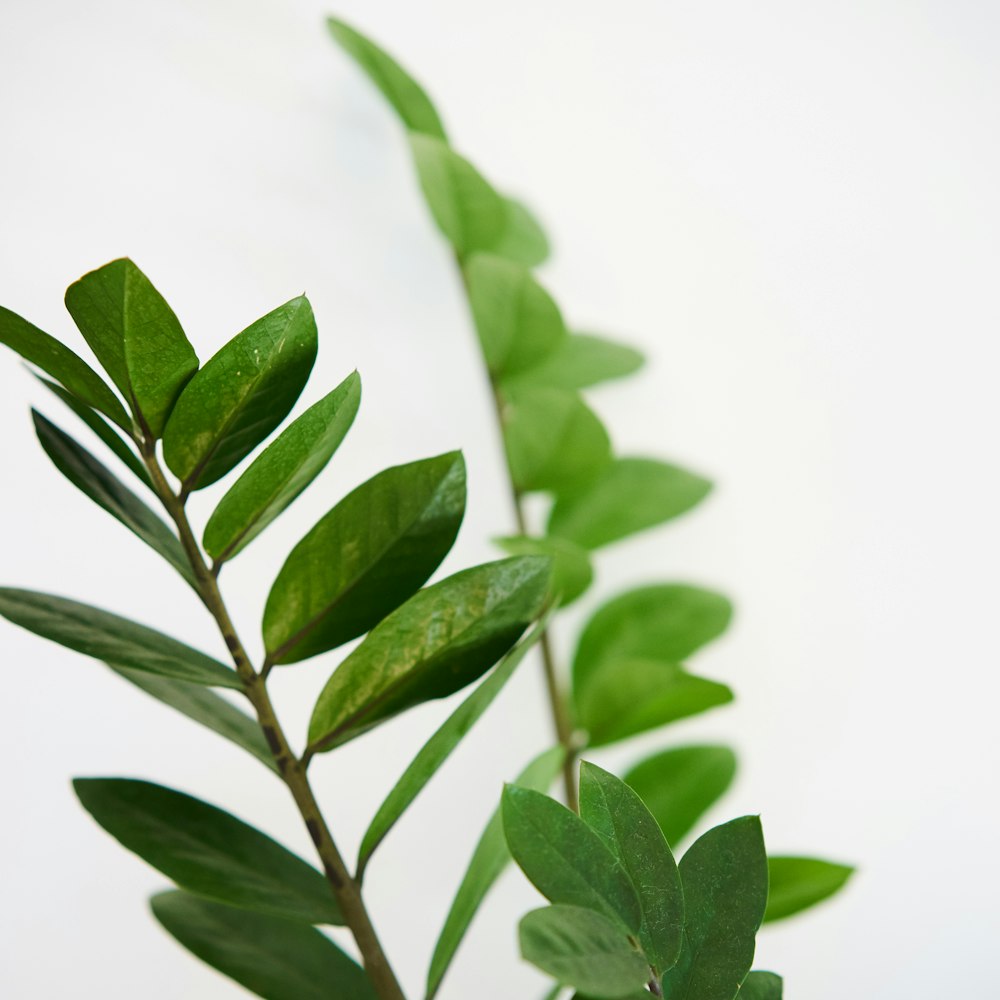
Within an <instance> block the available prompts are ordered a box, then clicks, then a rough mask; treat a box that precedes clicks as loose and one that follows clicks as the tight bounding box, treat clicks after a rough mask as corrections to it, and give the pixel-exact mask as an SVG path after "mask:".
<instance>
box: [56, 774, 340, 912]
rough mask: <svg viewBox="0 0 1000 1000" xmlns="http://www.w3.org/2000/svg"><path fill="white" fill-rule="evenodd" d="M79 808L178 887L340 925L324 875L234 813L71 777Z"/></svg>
mask: <svg viewBox="0 0 1000 1000" xmlns="http://www.w3.org/2000/svg"><path fill="white" fill-rule="evenodd" d="M73 788H74V790H75V791H76V794H77V797H78V798H79V799H80V802H82V803H83V807H84V809H86V810H87V812H89V813H90V815H91V816H93V817H94V819H95V820H97V822H98V823H99V824H100V825H101V826H102V827H104V829H105V830H107V832H108V833H110V834H111V836H112V837H114V838H115V839H116V840H117V841H119V842H120V843H121V844H122V846H123V847H125V848H126V849H127V850H129V851H132V852H133V853H134V854H138V855H139V857H140V858H142V859H143V861H146V862H147V863H148V864H151V865H152V866H153V867H154V868H156V869H157V870H158V871H160V872H162V873H163V874H164V875H166V876H167V878H169V879H172V880H173V881H174V882H176V883H177V884H178V885H179V886H180V887H181V888H182V889H186V890H188V892H193V893H195V894H196V895H198V896H203V897H205V898H206V899H213V900H215V901H216V902H219V903H228V904H229V905H231V906H238V907H240V908H242V909H246V910H254V911H255V912H257V913H268V914H271V915H272V916H279V917H287V918H288V919H291V920H303V921H306V922H307V923H312V924H342V923H343V922H344V921H343V918H342V917H341V915H340V908H339V907H338V906H337V901H336V899H335V898H334V895H333V890H332V889H331V888H330V884H329V883H328V882H327V880H326V878H325V877H324V876H323V875H322V874H321V873H320V872H318V871H317V870H316V869H315V868H313V867H312V866H311V865H308V864H306V862H305V861H303V860H302V859H301V858H300V857H298V855H295V854H292V853H291V851H289V850H287V849H286V848H284V847H282V846H281V844H279V843H278V842H277V841H275V840H272V839H271V838H270V837H268V836H267V835H266V834H263V833H261V832H260V830H257V829H255V828H254V827H252V826H249V825H247V824H246V823H244V822H243V821H242V820H238V819H237V818H236V817H235V816H231V815H230V814H229V813H227V812H224V811H223V810H222V809H217V808H216V807H215V806H212V805H209V804H208V803H207V802H202V801H201V800H200V799H196V798H192V797H191V796H190V795H184V794H182V793H181V792H176V791H174V790H173V789H170V788H164V787H163V786H162V785H154V784H152V783H151V782H148V781H132V780H130V779H128V778H76V779H74V781H73Z"/></svg>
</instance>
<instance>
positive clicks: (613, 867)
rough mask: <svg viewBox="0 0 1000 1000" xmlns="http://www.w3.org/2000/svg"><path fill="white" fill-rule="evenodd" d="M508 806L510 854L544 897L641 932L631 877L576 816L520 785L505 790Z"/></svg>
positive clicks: (505, 819) (505, 824) (506, 828)
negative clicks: (582, 908)
mask: <svg viewBox="0 0 1000 1000" xmlns="http://www.w3.org/2000/svg"><path fill="white" fill-rule="evenodd" d="M502 807H503V808H502V813H503V828H504V834H505V835H506V837H507V846H508V847H509V848H510V853H511V855H512V856H513V858H514V860H515V861H516V862H517V863H518V865H520V867H521V870H522V871H523V872H524V874H525V875H527V876H528V879H529V880H530V881H531V882H532V883H533V884H534V886H535V888H536V889H538V891H539V892H540V893H541V894H542V895H543V896H545V897H546V898H547V899H549V900H550V901H551V902H553V903H568V904H570V905H571V906H582V907H585V908H586V909H589V910H596V911H597V912H599V913H603V914H604V915H605V916H607V917H611V918H612V919H613V920H617V921H619V922H620V923H621V924H622V925H623V926H624V927H625V928H626V930H628V931H631V932H633V933H635V932H637V931H638V930H639V926H640V924H641V923H642V911H641V910H640V908H639V900H638V898H637V897H636V894H635V889H634V888H633V887H632V882H631V880H630V879H629V877H628V873H627V872H626V871H625V868H624V867H623V866H622V863H621V862H620V861H619V860H618V858H616V857H615V856H614V855H613V854H612V853H611V851H610V850H608V848H607V846H606V845H605V844H604V841H602V840H601V838H600V837H599V836H598V835H597V834H596V833H594V831H593V830H591V829H590V827H589V826H587V824H586V823H584V821H583V820H582V819H580V817H579V816H577V815H576V813H573V812H571V811H570V810H569V809H567V808H566V807H565V806H563V805H560V804H559V803H558V802H556V801H555V800H554V799H550V798H549V797H548V796H547V795H542V794H541V793H540V792H535V791H531V790H530V789H527V788H518V787H517V786H516V785H508V786H507V788H505V789H504V793H503V800H502Z"/></svg>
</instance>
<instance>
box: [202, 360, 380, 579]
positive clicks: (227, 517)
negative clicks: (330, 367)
mask: <svg viewBox="0 0 1000 1000" xmlns="http://www.w3.org/2000/svg"><path fill="white" fill-rule="evenodd" d="M360 402H361V379H360V378H359V377H358V373H357V372H353V373H352V374H350V375H348V376H347V378H346V379H344V381H343V382H341V383H340V385H339V386H337V388H336V389H334V390H333V392H331V393H330V394H329V395H328V396H324V397H323V398H322V399H321V400H320V401H319V402H318V403H315V404H314V405H313V406H311V407H309V409H308V410H306V412H305V413H303V414H302V416H300V417H298V418H297V419H296V420H295V421H294V422H293V423H292V424H290V425H289V426H288V427H287V428H286V429H285V430H284V431H282V433H281V435H280V436H279V437H278V438H277V439H276V440H275V441H274V442H273V443H272V444H269V445H268V446H267V448H265V449H264V451H263V452H261V454H260V455H258V457H257V458H255V459H254V461H253V463H252V464H251V465H250V467H249V468H248V469H247V470H246V472H244V473H243V475H242V476H240V478H239V479H237V480H236V482H235V483H233V485H232V487H231V488H230V490H229V492H228V493H226V495H225V496H224V497H223V498H222V500H221V501H219V505H218V506H217V507H216V508H215V510H214V511H213V512H212V516H211V517H210V518H209V519H208V524H207V525H206V526H205V537H204V545H205V551H206V552H208V554H209V555H210V556H212V558H213V559H215V561H216V562H219V563H221V562H224V561H225V560H227V559H232V557H233V556H235V555H236V554H237V553H239V552H241V551H242V550H243V549H244V548H246V546H247V545H249V544H250V542H252V541H253V540H254V539H255V538H256V537H257V536H258V535H259V534H260V533H261V532H262V531H263V530H264V529H265V528H266V527H267V526H268V525H269V524H270V523H271V522H272V521H273V520H274V519H275V518H276V517H277V516H278V515H279V514H280V513H281V512H282V511H283V510H284V509H285V508H286V507H287V506H288V505H289V504H290V503H292V501H293V500H295V498H296V497H297V496H298V495H299V494H300V493H301V492H302V491H303V490H304V489H305V488H306V487H307V486H308V485H309V484H310V483H311V482H312V481H313V480H314V479H315V478H316V476H318V475H319V473H320V472H321V471H322V470H323V468H324V467H325V466H326V464H327V462H329V461H330V459H331V458H332V457H333V454H334V452H336V450H337V449H338V448H339V447H340V443H341V441H343V440H344V437H345V436H346V434H347V432H348V430H350V427H351V424H352V423H353V422H354V417H355V415H356V414H357V412H358V405H359V403H360Z"/></svg>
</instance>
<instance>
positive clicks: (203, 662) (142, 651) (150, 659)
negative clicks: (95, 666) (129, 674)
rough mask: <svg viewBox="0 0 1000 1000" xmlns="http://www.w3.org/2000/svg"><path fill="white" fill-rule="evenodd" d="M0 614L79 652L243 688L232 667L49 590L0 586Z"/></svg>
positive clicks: (182, 677)
mask: <svg viewBox="0 0 1000 1000" xmlns="http://www.w3.org/2000/svg"><path fill="white" fill-rule="evenodd" d="M0 615H3V617H4V618H6V619H7V620H8V621H11V622H13V623H14V624H15V625H20V626H21V627H22V628H26V629H27V630H28V631H29V632H34V633H35V634H36V635H40V636H43V637H44V638H46V639H51V640H52V641H53V642H58V643H59V644H60V645H62V646H66V647H68V648H69V649H75V650H76V651H77V652H78V653H83V654H85V655H86V656H93V657H94V658H95V659H98V660H104V661H105V662H111V663H117V664H119V665H120V666H123V667H131V668H133V669H134V670H145V671H148V672H149V673H153V674H159V675H160V676H161V677H176V678H177V679H178V680H182V681H190V682H191V683H192V684H206V685H208V686H210V687H228V688H234V689H235V690H242V688H243V685H242V683H241V682H240V679H239V677H238V676H237V674H236V671H235V670H230V669H229V667H225V666H223V665H222V664H221V663H219V662H218V661H217V660H213V659H212V658H211V657H210V656H206V655H205V654H204V653H200V652H198V650H196V649H192V648H191V647H190V646H185V645H184V643H182V642H178V641H177V640H176V639H171V638H170V636H167V635H164V634H163V633H162V632H156V631H154V630H153V629H151V628H146V626H145V625H138V624H137V623H136V622H131V621H129V620H128V619H127V618H119V617H118V615H113V614H111V613H110V612H108V611H102V610H101V609H100V608H95V607H92V606H91V605H89V604H80V603H78V602H77V601H71V600H69V599H68V598H65V597H56V596H55V595H53V594H40V593H38V592H37V591H33V590H15V589H13V588H11V587H0Z"/></svg>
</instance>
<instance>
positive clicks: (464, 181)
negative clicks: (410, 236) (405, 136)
mask: <svg viewBox="0 0 1000 1000" xmlns="http://www.w3.org/2000/svg"><path fill="white" fill-rule="evenodd" d="M410 145H411V147H412V149H413V159H414V162H415V163H416V167H417V175H418V177H419V178H420V187H421V189H422V190H423V192H424V197H425V198H426V199H427V204H428V205H429V206H430V210H431V214H432V215H433V216H434V221H435V222H436V223H437V225H438V228H439V229H440V230H441V232H442V233H444V235H445V236H446V237H447V239H448V241H449V242H450V243H451V245H452V246H453V247H454V248H455V252H456V253H457V254H458V255H459V256H460V257H462V256H465V255H466V254H470V253H473V252H475V251H476V250H489V249H490V247H492V246H494V245H495V244H496V242H497V241H498V240H499V239H500V238H501V236H502V235H503V230H504V227H505V225H506V223H507V206H506V205H505V204H504V200H503V198H501V197H500V195H498V194H497V193H496V191H494V190H493V188H492V187H491V186H490V184H489V182H488V181H487V180H486V179H485V178H484V177H483V175H482V174H480V173H479V171H478V170H476V168H475V167H474V166H473V165H472V164H471V163H469V161H468V160H466V159H465V158H464V157H462V156H459V155H458V153H456V152H455V151H454V150H453V149H451V148H450V147H449V146H448V145H447V143H445V142H443V141H442V140H440V139H435V138H434V137H433V136H429V135H421V134H419V133H416V132H414V133H411V134H410Z"/></svg>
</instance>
